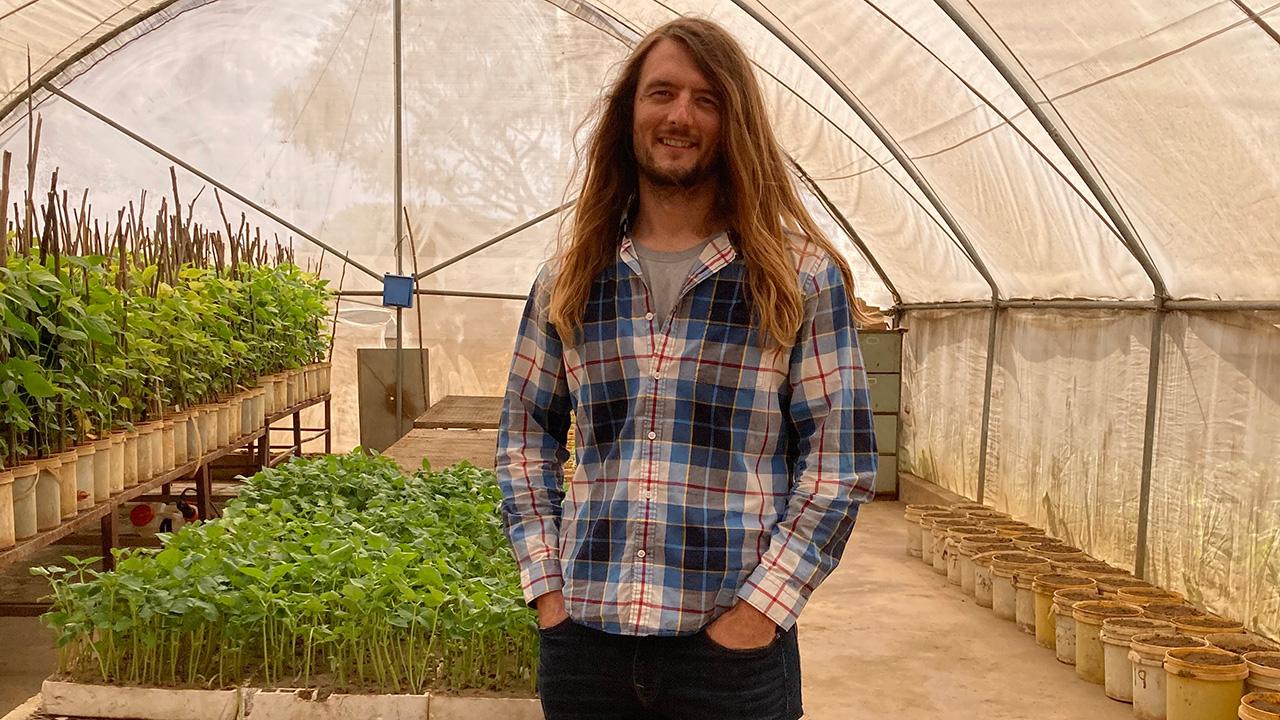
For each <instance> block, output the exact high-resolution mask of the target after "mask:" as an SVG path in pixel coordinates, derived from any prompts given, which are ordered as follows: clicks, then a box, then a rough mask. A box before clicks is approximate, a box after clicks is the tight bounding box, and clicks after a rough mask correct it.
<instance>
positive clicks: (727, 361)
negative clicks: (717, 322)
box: [695, 328, 787, 393]
mask: <svg viewBox="0 0 1280 720" xmlns="http://www.w3.org/2000/svg"><path fill="white" fill-rule="evenodd" d="M786 358H787V352H786V350H782V349H771V350H762V349H761V348H760V347H758V346H757V342H756V337H755V333H754V332H750V331H748V330H747V329H746V328H729V329H728V330H726V331H719V330H717V329H715V328H710V329H709V331H708V333H707V337H705V338H704V339H703V341H702V343H701V345H700V347H699V348H698V353H697V356H696V359H695V363H696V371H695V379H696V380H697V382H698V384H699V385H703V384H706V385H714V386H717V387H719V388H723V389H725V390H753V391H755V392H756V393H761V392H769V393H777V392H778V391H779V390H780V389H781V387H782V385H783V383H784V382H785V380H786V374H787V365H786Z"/></svg>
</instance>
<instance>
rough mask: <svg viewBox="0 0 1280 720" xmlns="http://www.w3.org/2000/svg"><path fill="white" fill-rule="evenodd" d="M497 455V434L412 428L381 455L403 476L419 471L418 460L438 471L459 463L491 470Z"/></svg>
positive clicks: (484, 431) (494, 432) (487, 431)
mask: <svg viewBox="0 0 1280 720" xmlns="http://www.w3.org/2000/svg"><path fill="white" fill-rule="evenodd" d="M497 452H498V431H497V430H438V429H424V428H414V429H413V430H410V431H409V434H408V435H405V436H404V437H402V438H400V439H399V440H397V441H396V442H395V444H393V445H392V446H391V447H389V448H387V449H386V452H384V453H383V455H386V456H387V457H389V458H391V459H392V460H395V461H396V462H397V463H399V464H400V467H401V468H403V469H404V471H405V472H410V473H411V472H415V471H417V470H418V469H419V468H421V467H422V459H423V458H426V459H428V460H430V461H431V467H433V468H435V469H437V470H439V469H441V468H446V467H449V466H450V465H457V464H458V463H460V462H462V461H463V460H469V461H471V464H472V465H475V466H476V467H481V468H485V469H486V470H492V469H493V464H494V463H493V461H494V456H495V455H496V454H497Z"/></svg>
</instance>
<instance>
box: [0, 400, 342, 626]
mask: <svg viewBox="0 0 1280 720" xmlns="http://www.w3.org/2000/svg"><path fill="white" fill-rule="evenodd" d="M321 403H323V404H324V427H322V428H304V427H302V411H303V410H305V409H307V408H309V407H312V406H315V405H319V404H321ZM331 405H332V396H331V395H330V394H328V393H325V394H323V395H319V396H317V397H314V398H311V399H310V400H305V401H303V402H301V403H298V404H297V405H294V406H293V407H290V408H286V409H284V410H282V411H280V412H278V413H275V414H273V415H272V416H270V417H268V418H267V419H266V421H265V422H264V423H263V426H262V427H261V428H259V429H258V430H256V431H254V432H252V433H249V434H247V435H243V436H241V437H239V438H237V439H235V440H233V441H232V442H231V443H230V444H228V445H226V446H225V447H221V448H218V449H217V450H214V451H213V452H210V453H206V454H205V455H203V456H201V457H199V458H197V459H195V460H192V461H190V462H188V463H186V464H184V465H181V466H179V467H176V468H174V469H173V470H170V471H169V472H167V473H164V474H162V475H157V476H155V477H153V478H151V479H149V480H147V481H145V482H142V483H139V484H138V485H135V486H133V487H129V488H125V489H124V491H123V492H121V493H119V494H116V495H113V496H111V497H110V498H108V499H107V500H104V501H102V502H100V503H98V504H96V505H94V506H93V507H92V508H89V509H88V510H84V511H82V512H80V513H79V514H77V515H76V516H75V517H74V518H70V519H68V520H65V521H64V522H62V524H60V525H58V527H56V528H51V529H49V530H45V531H43V532H40V533H37V534H36V535H34V536H32V537H29V538H27V539H26V540H20V541H19V542H18V544H17V545H15V546H13V547H11V548H7V549H5V550H0V570H3V569H5V568H7V567H9V566H11V565H14V564H17V563H20V562H23V561H25V560H29V559H30V558H31V557H32V555H34V554H35V553H36V552H38V551H40V550H42V549H44V548H46V547H49V546H50V545H53V544H54V543H56V542H58V541H59V540H62V539H63V538H66V537H68V536H70V535H72V534H75V533H76V532H77V531H81V530H85V529H88V528H91V527H92V525H93V523H95V522H96V523H98V531H99V536H100V541H101V546H102V565H103V569H104V570H111V569H113V568H114V567H115V558H114V557H113V556H112V554H111V551H112V549H114V548H116V547H119V546H120V535H119V528H118V526H117V515H118V513H117V512H116V511H117V509H118V508H119V507H120V506H121V505H123V504H125V503H128V502H135V501H140V500H146V499H151V497H152V495H153V493H154V492H155V491H157V490H160V491H162V493H163V494H162V495H161V496H160V497H163V498H167V497H168V495H169V492H168V490H169V486H170V485H172V484H173V483H175V482H183V481H190V482H193V483H194V484H195V491H196V506H197V508H198V509H199V512H200V517H202V518H208V517H212V515H213V492H212V479H211V477H210V472H209V471H210V468H211V467H212V465H213V463H214V462H215V461H217V460H219V459H221V458H224V457H226V456H228V455H231V454H233V453H236V452H239V451H241V450H244V449H249V450H251V452H250V456H251V457H253V458H255V464H254V465H253V466H251V467H257V468H262V467H274V466H275V465H278V464H279V463H280V462H282V461H284V460H285V459H286V458H289V457H293V456H297V455H301V454H302V446H303V445H304V444H305V443H306V442H309V441H311V440H317V439H320V438H324V444H325V452H329V451H330V450H331V448H332V423H331V419H332V407H331ZM282 420H290V421H291V426H287V427H283V428H277V427H274V425H275V424H276V423H277V422H280V421H282ZM273 431H274V432H287V433H291V437H292V440H293V441H292V442H291V443H288V444H273V443H272V442H271V433H272V432H273ZM304 432H310V433H311V434H310V435H307V436H304V435H303V433H304ZM274 450H283V452H280V453H273V451H274ZM47 609H48V606H47V605H45V604H44V603H0V617H5V616H9V617H13V616H24V615H25V616H29V615H38V614H41V613H43V612H44V611H45V610H47Z"/></svg>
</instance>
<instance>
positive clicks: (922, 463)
mask: <svg viewBox="0 0 1280 720" xmlns="http://www.w3.org/2000/svg"><path fill="white" fill-rule="evenodd" d="M990 324H991V311H990V310H926V311H918V312H911V313H908V314H907V316H906V318H905V320H904V322H903V325H904V326H905V327H906V328H907V333H906V336H905V338H904V340H903V357H902V378H903V382H902V411H901V427H900V432H901V433H902V440H901V450H900V452H901V456H900V457H899V458H898V463H899V469H900V470H901V471H903V472H908V473H911V474H913V475H916V476H918V477H922V478H928V479H929V480H930V481H932V482H935V483H937V484H939V485H941V486H942V487H944V488H946V489H948V490H950V491H952V492H955V493H959V494H961V495H963V496H965V497H968V498H976V497H977V496H978V460H979V456H980V449H981V437H980V435H981V428H982V396H983V391H984V389H985V383H986V374H987V373H986V365H987V333H988V330H989V327H990Z"/></svg>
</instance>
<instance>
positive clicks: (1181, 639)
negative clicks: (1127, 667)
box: [1129, 633, 1208, 720]
mask: <svg viewBox="0 0 1280 720" xmlns="http://www.w3.org/2000/svg"><path fill="white" fill-rule="evenodd" d="M1207 645H1208V643H1206V642H1205V641H1204V640H1203V639H1201V638H1193V637H1188V636H1186V635H1157V634H1151V633H1148V634H1145V635H1135V636H1134V638H1133V640H1131V641H1130V642H1129V661H1130V662H1131V663H1133V716H1134V717H1135V718H1138V720H1166V718H1167V712H1166V709H1167V708H1168V697H1167V694H1168V693H1167V687H1166V683H1165V671H1164V657H1165V655H1166V654H1167V653H1168V652H1169V650H1170V649H1172V648H1177V647H1206V646H1207Z"/></svg>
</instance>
